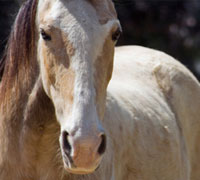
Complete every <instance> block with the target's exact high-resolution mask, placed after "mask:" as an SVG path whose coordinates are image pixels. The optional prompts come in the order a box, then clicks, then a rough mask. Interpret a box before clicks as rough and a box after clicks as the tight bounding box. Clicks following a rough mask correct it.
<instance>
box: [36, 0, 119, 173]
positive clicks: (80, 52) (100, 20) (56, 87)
mask: <svg viewBox="0 0 200 180" xmlns="http://www.w3.org/2000/svg"><path fill="white" fill-rule="evenodd" d="M36 23H37V28H38V32H39V33H40V35H39V41H38V52H39V53H38V62H39V64H40V70H41V74H42V82H43V87H44V89H45V92H46V94H47V95H48V96H49V97H50V99H51V100H52V102H53V104H54V107H55V111H56V117H57V120H58V122H59V124H60V126H61V135H60V147H61V152H62V157H63V161H64V165H65V168H66V169H67V170H68V171H69V172H72V173H76V174H85V173H91V172H93V171H94V170H95V169H96V168H97V167H98V166H99V163H100V161H101V158H102V155H103V154H104V152H105V149H106V135H105V132H104V129H103V127H102V125H101V122H100V120H102V119H103V116H104V108H105V97H106V88H107V85H108V83H109V80H110V78H111V75H112V68H113V54H114V46H115V43H116V41H117V39H118V37H119V35H120V32H121V29H120V24H119V21H118V20H117V16H116V12H115V9H114V6H113V4H112V2H111V1H110V0H39V4H38V11H37V20H36Z"/></svg>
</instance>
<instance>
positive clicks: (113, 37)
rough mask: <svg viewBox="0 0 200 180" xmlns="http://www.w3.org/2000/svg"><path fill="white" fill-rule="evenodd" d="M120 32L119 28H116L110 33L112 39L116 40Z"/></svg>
mask: <svg viewBox="0 0 200 180" xmlns="http://www.w3.org/2000/svg"><path fill="white" fill-rule="evenodd" d="M121 34H122V31H121V29H120V28H118V29H117V30H116V31H115V32H114V33H113V34H112V40H113V41H117V40H118V39H119V37H120V35H121Z"/></svg>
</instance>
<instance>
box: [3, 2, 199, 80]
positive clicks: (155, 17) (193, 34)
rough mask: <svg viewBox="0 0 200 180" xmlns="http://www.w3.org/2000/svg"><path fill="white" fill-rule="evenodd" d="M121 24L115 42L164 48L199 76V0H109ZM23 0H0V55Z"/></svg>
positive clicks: (162, 49) (163, 49)
mask: <svg viewBox="0 0 200 180" xmlns="http://www.w3.org/2000/svg"><path fill="white" fill-rule="evenodd" d="M113 1H114V3H115V7H116V9H117V12H118V17H119V19H120V21H121V24H122V28H123V35H122V37H121V38H120V40H119V42H118V45H130V44H131V45H142V46H146V47H150V48H154V49H158V50H161V51H164V52H166V53H168V54H170V55H172V56H173V57H175V58H176V59H178V60H180V61H181V62H182V63H183V64H185V65H186V66H187V67H188V68H189V69H190V70H191V71H192V72H193V73H194V74H195V75H196V77H197V78H198V79H200V0H113ZM22 2H23V0H0V9H1V10H0V57H1V56H2V53H3V49H4V48H5V45H6V41H7V39H8V36H9V33H10V30H11V27H12V23H13V21H14V18H15V16H16V14H17V11H18V9H19V7H20V4H21V3H22Z"/></svg>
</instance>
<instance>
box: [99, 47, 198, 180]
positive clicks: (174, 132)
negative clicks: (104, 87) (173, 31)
mask: <svg viewBox="0 0 200 180" xmlns="http://www.w3.org/2000/svg"><path fill="white" fill-rule="evenodd" d="M114 61H115V64H114V72H113V77H112V80H111V82H110V84H109V87H108V95H107V106H106V108H107V111H106V115H105V120H104V127H105V128H106V129H107V133H108V134H109V137H110V143H111V144H112V147H110V155H111V154H112V155H113V171H114V172H113V178H111V179H112V180H114V179H115V180H190V179H191V180H198V179H200V165H199V163H200V143H199V139H200V110H199V108H200V84H199V82H198V81H197V80H196V79H195V77H194V76H193V75H192V74H191V72H189V71H188V70H187V69H186V68H185V67H184V66H183V65H181V64H180V63H179V62H177V61H176V60H175V59H173V58H172V57H170V56H168V55H166V54H164V53H162V52H159V51H155V50H152V49H148V48H143V47H138V46H128V47H120V48H116V53H115V60H114ZM102 179H103V178H102ZM105 179H106V178H105Z"/></svg>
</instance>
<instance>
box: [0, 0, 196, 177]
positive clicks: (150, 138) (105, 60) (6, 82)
mask: <svg viewBox="0 0 200 180" xmlns="http://www.w3.org/2000/svg"><path fill="white" fill-rule="evenodd" d="M120 33H121V27H120V23H119V21H118V19H117V15H116V12H115V9H114V6H113V3H112V2H111V0H28V1H27V2H25V3H24V4H23V6H22V7H21V9H20V11H19V13H18V15H17V18H16V20H15V23H14V26H13V29H12V32H11V35H10V38H9V41H8V45H7V47H6V50H5V53H4V56H3V58H2V60H1V66H0V67H1V68H0V69H1V70H0V74H1V76H2V77H1V83H0V179H1V180H14V179H15V180H124V179H127V180H155V179H159V180H189V179H192V180H197V179H198V178H199V177H200V168H199V167H200V166H199V162H200V143H199V138H200V111H199V107H200V85H199V82H198V81H197V80H196V79H195V77H194V76H193V75H192V74H191V73H190V72H189V70H187V69H186V68H185V67H184V66H183V65H181V64H180V63H178V62H177V61H176V60H174V59H173V58H172V57H170V56H168V55H166V54H164V53H162V52H159V51H155V50H151V49H147V48H143V47H137V46H129V47H120V48H116V51H115V55H114V46H115V44H116V41H117V40H118V38H119V36H120ZM113 59H114V61H113ZM113 62H114V63H113ZM113 66H114V71H113ZM112 74H113V75H112ZM111 76H112V80H111V81H110V79H111ZM109 81H110V83H109Z"/></svg>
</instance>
